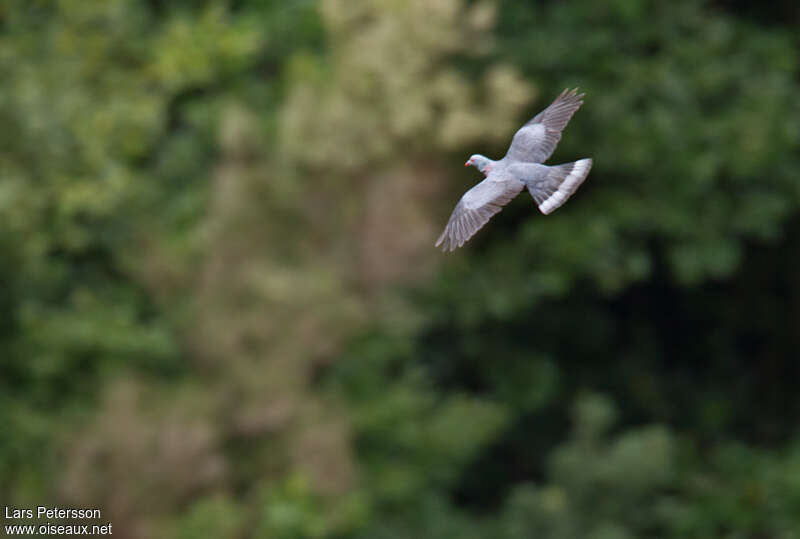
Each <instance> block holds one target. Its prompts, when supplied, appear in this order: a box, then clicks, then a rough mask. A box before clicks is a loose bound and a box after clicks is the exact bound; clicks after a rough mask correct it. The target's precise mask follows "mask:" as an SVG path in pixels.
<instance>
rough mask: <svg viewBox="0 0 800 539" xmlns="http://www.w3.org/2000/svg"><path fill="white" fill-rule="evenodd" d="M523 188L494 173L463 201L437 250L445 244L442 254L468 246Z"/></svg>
mask: <svg viewBox="0 0 800 539" xmlns="http://www.w3.org/2000/svg"><path fill="white" fill-rule="evenodd" d="M523 187H524V184H523V183H522V182H521V181H519V180H517V179H516V178H513V177H510V176H506V175H500V174H491V173H490V174H489V176H487V177H486V179H485V180H483V181H482V182H481V183H479V184H478V185H476V186H475V187H473V188H472V189H470V190H469V191H467V192H466V193H464V196H463V197H461V200H460V201H459V202H458V204H456V208H455V209H454V210H453V213H452V215H450V220H449V221H448V222H447V226H446V227H445V229H444V232H442V235H441V236H439V239H438V240H437V241H436V247H438V246H439V245H442V244H444V245H443V246H442V251H447V250H448V249H450V250H451V251H452V250H454V249H455V248H456V247H461V246H462V245H464V243H466V241H467V240H468V239H470V238H471V237H472V236H473V234H475V233H476V232H477V231H478V230H479V229H480V228H481V227H482V226H483V225H485V224H486V223H487V221H489V219H491V218H492V216H493V215H494V214H495V213H497V212H499V211H500V210H502V209H503V206H505V205H506V204H508V203H509V202H510V201H511V199H513V198H514V197H515V196H517V195H518V194H519V192H520V191H522V188H523Z"/></svg>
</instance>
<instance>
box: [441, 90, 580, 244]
mask: <svg viewBox="0 0 800 539" xmlns="http://www.w3.org/2000/svg"><path fill="white" fill-rule="evenodd" d="M583 95H584V94H578V93H577V89H575V90H564V91H563V92H561V94H560V95H559V96H558V97H557V98H556V99H555V100H554V101H553V102H552V103H551V104H550V106H549V107H547V108H546V109H544V110H543V111H542V112H540V113H539V114H537V115H536V116H535V117H534V118H533V119H532V120H530V121H529V122H528V123H526V124H525V125H523V126H522V127H521V128H520V129H519V130H518V131H517V132H516V133H515V134H514V138H513V139H512V140H511V146H510V147H509V148H508V152H506V155H505V156H504V157H503V158H502V159H500V160H499V161H493V160H491V159H489V158H488V157H485V156H483V155H479V154H476V155H473V156H471V157H470V159H469V161H467V162H466V163H465V166H467V165H473V166H475V167H477V168H478V170H480V171H481V172H482V173H483V174H484V175H485V176H486V179H484V180H483V181H482V182H480V183H479V184H477V185H475V186H474V187H473V188H472V189H470V190H469V191H467V192H466V193H464V196H463V197H461V200H460V201H459V202H458V204H457V205H456V207H455V209H454V210H453V213H452V214H451V215H450V220H449V221H448V222H447V226H446V227H445V229H444V232H442V235H441V236H439V239H438V241H437V242H436V246H437V247H438V246H439V245H443V246H442V250H443V251H446V250H448V249H449V250H451V251H452V250H454V249H455V248H456V247H461V246H462V245H464V243H466V241H467V240H469V239H470V238H471V237H472V236H473V235H474V234H475V232H477V231H478V230H479V229H480V228H481V227H482V226H483V225H485V224H486V223H487V222H488V221H489V219H491V218H492V216H493V215H494V214H496V213H497V212H499V211H500V210H501V209H503V206H505V205H506V204H508V203H509V202H510V201H511V200H512V199H513V198H514V197H516V196H517V195H518V194H519V192H520V191H522V189H523V188H527V189H528V191H529V192H530V194H531V196H532V197H533V199H534V201H536V204H537V205H538V206H539V210H540V211H541V212H542V213H544V214H545V215H547V214H549V213H551V212H552V211H554V210H555V209H556V208H558V207H559V206H561V205H562V204H563V203H564V202H566V201H567V199H568V198H569V197H570V196H571V195H572V194H573V193H574V192H575V191H576V190H577V189H578V187H579V186H580V185H581V183H583V180H585V179H586V176H587V175H588V174H589V171H590V170H591V168H592V160H591V159H580V160H578V161H575V162H572V163H565V164H563V165H555V166H547V165H543V164H541V163H542V162H543V161H545V160H547V158H548V157H550V156H551V155H552V153H553V151H554V150H555V148H556V146H557V145H558V142H559V141H560V140H561V131H563V130H564V128H565V127H566V125H567V123H568V122H569V120H570V118H572V115H573V114H574V113H575V111H576V110H578V109H579V108H580V106H581V105H582V104H583V100H582V98H583Z"/></svg>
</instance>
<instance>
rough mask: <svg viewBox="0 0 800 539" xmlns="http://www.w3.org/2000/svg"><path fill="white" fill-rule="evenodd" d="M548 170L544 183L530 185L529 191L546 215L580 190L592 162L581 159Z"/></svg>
mask: <svg viewBox="0 0 800 539" xmlns="http://www.w3.org/2000/svg"><path fill="white" fill-rule="evenodd" d="M548 168H549V169H550V170H549V171H548V173H547V176H546V177H545V179H544V181H541V182H537V183H536V184H533V185H531V184H529V185H528V191H530V193H531V196H533V199H534V200H535V201H536V204H538V205H539V210H540V211H541V212H542V213H543V214H545V215H547V214H548V213H551V212H553V211H555V210H556V208H558V207H560V206H561V205H562V204H563V203H564V202H566V201H567V199H568V198H569V197H570V196H571V195H572V193H574V192H575V191H577V190H578V187H580V185H581V184H582V183H583V180H585V179H586V176H588V175H589V171H590V170H591V169H592V160H591V159H580V160H578V161H575V162H572V163H564V164H563V165H555V166H552V167H548Z"/></svg>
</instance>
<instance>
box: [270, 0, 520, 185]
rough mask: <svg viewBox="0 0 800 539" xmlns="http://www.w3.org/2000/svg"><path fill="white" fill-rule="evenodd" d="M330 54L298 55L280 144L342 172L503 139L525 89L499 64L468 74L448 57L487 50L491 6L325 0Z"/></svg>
mask: <svg viewBox="0 0 800 539" xmlns="http://www.w3.org/2000/svg"><path fill="white" fill-rule="evenodd" d="M321 9H322V12H323V14H324V17H325V22H326V23H327V28H328V31H329V39H330V41H331V52H330V55H329V57H328V59H327V61H326V62H324V63H323V62H319V63H317V62H314V61H312V60H311V59H310V58H308V57H300V58H297V59H296V61H295V65H294V77H293V78H294V85H293V89H292V93H291V95H290V97H289V99H288V101H287V103H286V106H285V107H284V110H283V130H282V133H281V134H282V137H281V143H282V149H283V151H284V152H285V155H286V156H288V157H291V158H294V159H297V160H298V161H299V162H301V163H304V164H307V165H311V166H314V167H317V168H324V169H325V170H329V171H331V172H334V173H336V172H349V171H352V170H354V169H357V168H358V167H362V166H365V165H367V164H370V163H375V162H378V161H380V160H392V161H397V160H402V159H406V160H412V159H414V158H417V157H418V156H419V155H420V154H425V153H434V152H436V151H441V150H443V149H444V150H447V149H453V148H458V147H462V146H463V145H464V144H465V143H467V142H475V141H479V140H482V141H487V140H494V141H497V140H500V139H502V138H503V137H508V136H509V133H510V132H512V130H513V126H514V124H515V122H516V121H518V119H519V113H520V109H521V107H522V106H523V105H525V104H526V103H528V101H529V100H530V98H531V97H532V95H531V93H532V92H531V89H530V87H529V86H528V85H527V84H525V83H524V82H523V81H522V80H521V78H520V77H519V76H518V75H517V74H516V73H515V72H514V71H513V70H512V69H511V68H509V67H507V66H502V65H498V66H495V67H494V68H493V69H492V70H490V71H489V72H488V73H484V74H482V75H481V76H480V77H479V78H475V79H470V78H469V77H468V76H467V75H465V74H462V73H460V72H459V71H457V70H456V69H455V68H454V67H453V66H452V63H451V62H449V60H450V59H451V58H452V57H453V55H466V56H479V55H481V54H484V53H486V52H487V51H488V50H490V48H491V35H490V29H491V27H492V20H493V17H494V13H493V6H492V5H491V4H488V3H485V2H481V3H477V4H475V5H473V6H470V7H468V6H466V5H465V4H464V3H462V2H460V1H458V0H434V1H426V0H411V1H409V2H394V1H384V0H370V1H366V2H356V1H347V0H328V1H325V2H322V4H321Z"/></svg>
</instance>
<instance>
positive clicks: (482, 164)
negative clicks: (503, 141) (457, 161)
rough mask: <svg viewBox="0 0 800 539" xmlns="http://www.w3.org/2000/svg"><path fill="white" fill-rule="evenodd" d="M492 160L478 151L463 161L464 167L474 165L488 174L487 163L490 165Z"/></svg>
mask: <svg viewBox="0 0 800 539" xmlns="http://www.w3.org/2000/svg"><path fill="white" fill-rule="evenodd" d="M491 163H492V160H491V159H489V158H488V157H486V156H485V155H481V154H479V153H476V154H473V155H471V156H470V157H469V159H467V162H466V163H464V166H465V167H475V168H477V169H478V170H480V171H481V172H483V173H484V174H489V168H490V167H489V165H491Z"/></svg>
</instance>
